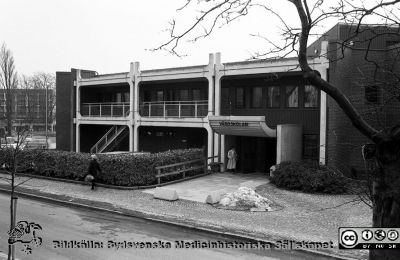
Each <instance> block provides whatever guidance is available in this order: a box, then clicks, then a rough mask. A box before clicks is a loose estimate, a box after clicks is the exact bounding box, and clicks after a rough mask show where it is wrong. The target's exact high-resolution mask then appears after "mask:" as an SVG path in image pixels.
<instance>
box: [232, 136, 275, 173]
mask: <svg viewBox="0 0 400 260" xmlns="http://www.w3.org/2000/svg"><path fill="white" fill-rule="evenodd" d="M236 146H237V153H238V156H239V160H238V165H237V168H238V170H239V171H241V172H243V173H250V172H268V171H269V167H271V166H272V165H274V164H275V162H276V139H275V138H264V137H248V136H238V137H237V138H236Z"/></svg>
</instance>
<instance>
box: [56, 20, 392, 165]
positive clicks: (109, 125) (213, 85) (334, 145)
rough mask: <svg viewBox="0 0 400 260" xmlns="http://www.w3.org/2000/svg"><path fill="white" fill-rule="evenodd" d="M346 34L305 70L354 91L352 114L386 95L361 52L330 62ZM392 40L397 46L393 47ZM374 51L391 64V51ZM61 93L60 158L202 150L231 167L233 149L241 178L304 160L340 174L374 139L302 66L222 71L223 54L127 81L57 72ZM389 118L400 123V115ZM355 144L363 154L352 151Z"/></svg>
mask: <svg viewBox="0 0 400 260" xmlns="http://www.w3.org/2000/svg"><path fill="white" fill-rule="evenodd" d="M345 30H346V27H345V26H344V25H341V24H338V25H336V26H335V27H334V28H333V29H331V30H330V31H329V32H328V33H327V36H326V37H324V38H321V39H320V40H318V41H317V42H315V43H314V44H312V45H311V46H310V47H309V64H310V66H312V68H313V69H315V70H317V71H318V72H319V73H320V74H321V77H322V78H323V79H326V80H328V81H329V82H332V84H334V85H335V86H337V87H339V88H340V89H341V90H343V91H344V92H345V93H346V94H347V93H348V91H353V92H352V94H354V95H355V96H357V98H358V99H362V100H361V101H360V102H355V105H356V107H359V108H363V107H364V106H369V103H370V102H374V100H376V99H380V98H381V92H380V90H377V91H373V88H366V87H363V86H360V85H362V84H364V83H365V80H364V79H363V80H364V81H362V82H361V81H360V78H358V79H357V77H356V74H357V71H358V70H359V69H360V68H361V69H368V66H369V64H368V63H365V62H364V61H362V60H361V59H362V52H363V51H364V52H365V46H364V50H363V49H362V48H359V47H360V46H354V47H357V48H355V49H354V50H351V48H350V49H349V50H347V52H350V53H349V55H346V56H345V57H344V58H342V59H341V60H340V61H335V60H334V59H333V56H332V55H339V52H340V50H339V49H337V48H336V47H337V44H339V43H340V41H341V40H343V39H344V37H346V34H345V33H344V32H345ZM387 40H390V41H391V45H390V46H392V44H395V40H396V39H387ZM374 43H375V42H374ZM376 44H377V48H380V51H379V52H378V53H379V55H381V56H382V57H386V56H387V55H388V52H390V48H391V47H390V46H386V45H379V43H376ZM361 47H362V46H361ZM381 56H379V57H381ZM349 66H350V67H349ZM366 71H368V70H366ZM357 75H358V74H357ZM357 80H358V83H357ZM367 85H370V84H367ZM56 87H57V108H58V109H57V131H56V132H57V149H61V150H71V151H77V152H92V153H99V152H104V151H112V150H125V151H131V152H136V151H149V152H156V151H163V150H168V149H176V148H188V147H205V148H206V150H207V153H208V155H209V156H215V155H216V156H219V158H220V160H221V161H222V162H223V163H225V162H226V161H227V159H226V154H227V151H228V150H229V149H230V147H232V146H234V147H236V149H237V152H238V155H239V165H238V167H239V170H241V171H243V172H255V171H261V172H265V171H268V170H269V167H270V166H271V165H274V164H276V163H280V162H282V161H285V160H300V159H312V160H316V161H319V162H320V163H322V164H328V165H331V166H332V167H335V168H336V169H338V170H340V171H343V172H344V173H347V172H350V171H351V169H352V168H354V169H360V168H361V169H362V167H363V165H364V164H363V162H362V160H361V159H360V157H361V155H360V154H361V152H360V149H361V145H362V144H363V143H366V142H368V140H366V139H365V138H363V137H362V136H361V135H360V134H359V133H358V132H357V131H356V130H355V129H354V128H353V127H352V125H351V123H350V122H349V120H348V119H347V118H346V117H345V115H344V114H343V112H342V111H341V110H340V109H339V108H338V107H337V105H336V103H335V102H334V101H333V100H332V99H331V98H330V97H328V96H327V95H326V93H324V92H322V91H319V90H318V89H316V88H315V87H313V86H311V85H310V84H309V83H308V82H307V80H306V79H304V78H303V76H302V73H301V71H300V69H299V66H298V61H297V59H296V58H285V59H277V60H258V61H244V62H230V63H222V62H221V55H220V54H219V53H217V54H210V56H209V63H208V64H206V65H201V66H190V67H180V68H166V69H156V70H140V68H139V63H138V62H134V63H131V66H130V70H129V71H128V72H122V73H115V74H105V75H99V74H98V73H97V72H95V71H88V70H79V69H71V71H69V72H57V74H56ZM373 95H377V96H376V97H374V96H373ZM389 115H390V116H392V117H393V116H394V117H395V118H392V119H393V120H395V119H396V120H397V122H399V121H400V119H399V114H398V113H397V114H393V113H391V112H390V113H387V116H389ZM341 141H343V145H342V144H341V143H340V142H341ZM349 143H350V144H351V147H353V146H355V147H357V149H354V150H352V149H349V148H348V147H347V148H346V144H349ZM344 158H346V159H344Z"/></svg>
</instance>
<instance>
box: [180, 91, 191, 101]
mask: <svg viewBox="0 0 400 260" xmlns="http://www.w3.org/2000/svg"><path fill="white" fill-rule="evenodd" d="M179 92H180V101H188V100H189V90H188V89H181V90H180V91H179Z"/></svg>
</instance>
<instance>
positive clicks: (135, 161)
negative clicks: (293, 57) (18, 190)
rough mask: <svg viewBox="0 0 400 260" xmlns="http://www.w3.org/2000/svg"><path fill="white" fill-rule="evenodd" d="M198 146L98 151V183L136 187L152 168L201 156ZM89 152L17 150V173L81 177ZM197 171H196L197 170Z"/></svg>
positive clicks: (148, 180)
mask: <svg viewBox="0 0 400 260" xmlns="http://www.w3.org/2000/svg"><path fill="white" fill-rule="evenodd" d="M9 154H10V151H7V150H0V163H1V164H3V163H6V162H8V161H9V160H10V158H9ZM201 155H202V152H201V149H185V150H172V151H167V152H161V153H154V154H140V155H135V154H129V153H126V154H99V155H98V157H99V163H100V165H101V168H102V173H101V174H98V176H97V180H98V181H99V182H101V183H105V184H112V185H120V186H138V185H150V184H154V183H155V181H156V178H155V175H156V170H155V167H157V166H161V165H166V164H173V163H178V162H183V161H188V160H193V159H195V158H199V157H201ZM89 161H90V154H88V153H75V152H66V151H51V150H45V151H43V150H23V151H20V152H19V153H18V157H17V165H18V167H17V172H29V171H33V172H34V173H35V174H38V175H43V176H53V177H59V178H66V179H73V180H83V179H84V177H85V176H86V174H87V168H88V166H89ZM197 174H198V172H197Z"/></svg>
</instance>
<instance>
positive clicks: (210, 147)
mask: <svg viewBox="0 0 400 260" xmlns="http://www.w3.org/2000/svg"><path fill="white" fill-rule="evenodd" d="M206 129H207V157H211V156H214V146H213V142H214V132H213V130H212V129H211V127H209V126H208V127H207V128H206Z"/></svg>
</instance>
